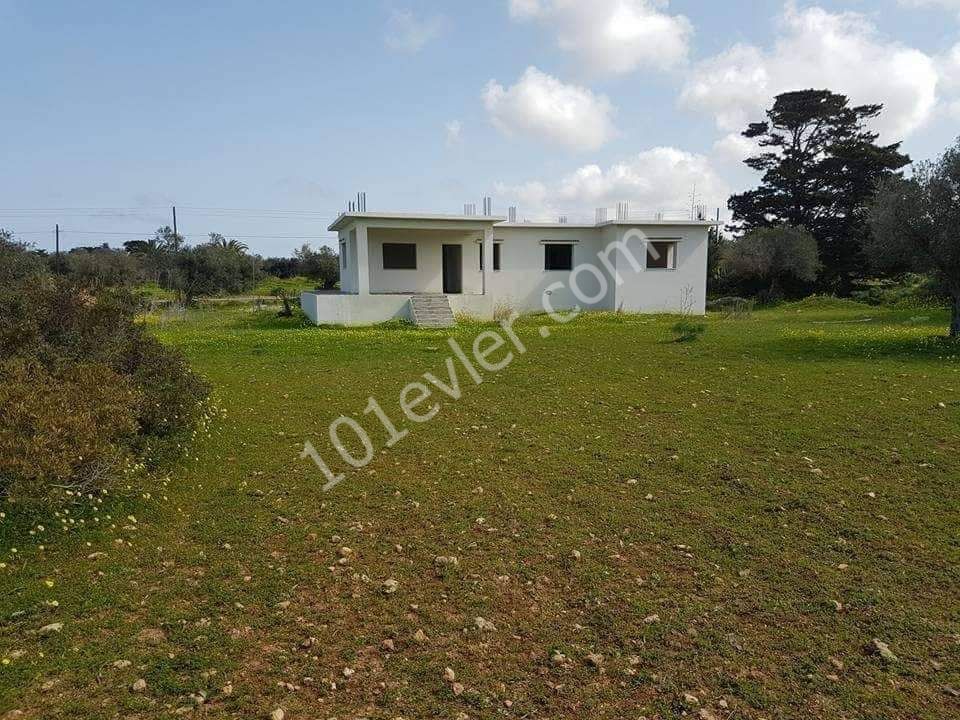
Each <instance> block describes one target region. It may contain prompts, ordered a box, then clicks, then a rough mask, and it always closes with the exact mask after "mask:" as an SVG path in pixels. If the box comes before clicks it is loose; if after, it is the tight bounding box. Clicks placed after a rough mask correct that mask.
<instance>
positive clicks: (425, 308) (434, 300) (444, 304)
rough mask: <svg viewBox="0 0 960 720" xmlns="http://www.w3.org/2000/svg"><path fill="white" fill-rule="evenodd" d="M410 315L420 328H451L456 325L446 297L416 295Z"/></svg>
mask: <svg viewBox="0 0 960 720" xmlns="http://www.w3.org/2000/svg"><path fill="white" fill-rule="evenodd" d="M410 315H411V317H412V319H413V323H414V325H417V326H418V327H431V328H440V327H451V326H452V325H454V324H455V323H456V320H455V319H454V317H453V311H452V310H451V309H450V301H449V300H448V299H447V296H446V295H414V296H413V297H412V298H410Z"/></svg>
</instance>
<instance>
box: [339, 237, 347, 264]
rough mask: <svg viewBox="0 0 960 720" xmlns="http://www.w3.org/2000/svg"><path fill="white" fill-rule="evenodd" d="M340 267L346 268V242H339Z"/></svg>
mask: <svg viewBox="0 0 960 720" xmlns="http://www.w3.org/2000/svg"><path fill="white" fill-rule="evenodd" d="M340 269H341V270H346V269H347V244H346V243H345V242H342V243H340Z"/></svg>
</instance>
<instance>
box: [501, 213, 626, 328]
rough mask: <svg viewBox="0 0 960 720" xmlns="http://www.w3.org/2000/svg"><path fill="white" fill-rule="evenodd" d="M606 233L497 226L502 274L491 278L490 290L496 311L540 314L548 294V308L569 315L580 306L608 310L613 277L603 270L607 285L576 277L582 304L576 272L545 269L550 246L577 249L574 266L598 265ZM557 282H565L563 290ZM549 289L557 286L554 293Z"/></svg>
mask: <svg viewBox="0 0 960 720" xmlns="http://www.w3.org/2000/svg"><path fill="white" fill-rule="evenodd" d="M601 236H602V233H601V230H600V229H598V228H593V227H587V228H576V227H573V228H539V227H530V228H526V227H516V226H513V227H494V233H493V237H494V242H497V241H502V244H501V248H500V270H495V271H493V273H492V277H491V281H490V284H491V288H492V290H493V293H494V298H495V303H496V305H497V306H498V307H509V308H513V309H514V310H516V311H517V312H541V311H543V310H544V309H545V308H544V302H543V298H544V293H545V292H546V293H549V295H548V297H549V303H550V306H551V307H552V308H553V309H555V310H567V309H570V308H573V307H574V306H576V305H580V306H581V307H583V308H585V309H590V310H600V309H610V308H611V307H612V304H611V302H612V299H611V297H609V296H608V294H607V293H605V292H603V290H604V289H605V286H606V287H609V280H610V274H609V273H608V272H606V270H604V268H603V267H602V266H601V267H599V268H598V269H599V270H600V271H601V275H602V277H604V280H601V279H600V278H599V277H597V276H596V275H594V274H592V273H590V272H585V271H579V272H576V284H577V287H578V288H579V289H580V291H581V295H583V296H584V297H586V298H588V301H586V302H584V301H581V300H579V299H578V298H577V297H576V295H575V294H574V292H573V289H572V288H573V283H572V277H573V275H574V272H573V271H562V270H544V253H545V251H544V244H546V243H548V242H550V241H557V242H568V243H572V244H573V267H574V269H576V267H577V266H578V265H581V264H585V263H588V264H591V265H594V264H596V263H595V261H596V257H597V253H598V252H599V250H600V249H601V247H602V237H601ZM556 283H561V286H560V287H557V286H556ZM551 286H554V287H552V288H551Z"/></svg>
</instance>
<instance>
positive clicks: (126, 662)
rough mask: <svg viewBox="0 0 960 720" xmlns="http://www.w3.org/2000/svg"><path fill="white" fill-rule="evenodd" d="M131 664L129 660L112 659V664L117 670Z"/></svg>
mask: <svg viewBox="0 0 960 720" xmlns="http://www.w3.org/2000/svg"><path fill="white" fill-rule="evenodd" d="M132 664H133V663H131V662H130V661H129V660H114V661H113V666H114V667H115V668H116V669H117V670H123V669H124V668H128V667H130V665H132Z"/></svg>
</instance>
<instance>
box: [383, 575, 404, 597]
mask: <svg viewBox="0 0 960 720" xmlns="http://www.w3.org/2000/svg"><path fill="white" fill-rule="evenodd" d="M399 588H400V583H399V582H397V581H396V580H394V579H393V578H388V579H387V580H384V581H383V592H384V593H386V594H387V595H392V594H393V593H395V592H396V591H397V590H398V589H399Z"/></svg>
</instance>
